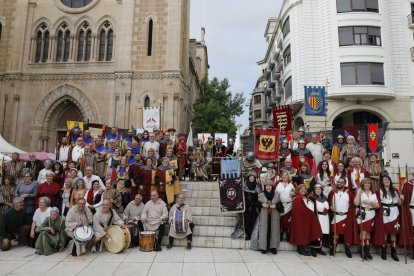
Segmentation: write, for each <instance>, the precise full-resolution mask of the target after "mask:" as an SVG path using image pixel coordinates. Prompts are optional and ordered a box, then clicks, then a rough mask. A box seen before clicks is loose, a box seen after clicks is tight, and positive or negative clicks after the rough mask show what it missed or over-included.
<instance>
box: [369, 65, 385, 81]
mask: <svg viewBox="0 0 414 276" xmlns="http://www.w3.org/2000/svg"><path fill="white" fill-rule="evenodd" d="M371 78H372V84H384V83H385V81H384V65H383V64H382V63H372V64H371Z"/></svg>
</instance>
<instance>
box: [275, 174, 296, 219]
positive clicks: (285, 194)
mask: <svg viewBox="0 0 414 276" xmlns="http://www.w3.org/2000/svg"><path fill="white" fill-rule="evenodd" d="M292 190H293V191H294V190H295V187H294V186H293V184H292V182H290V183H289V184H287V185H286V187H285V186H284V185H283V182H279V184H277V186H276V191H277V192H278V193H279V194H280V201H281V202H282V203H283V206H284V207H285V211H284V212H283V213H281V214H280V215H282V216H283V215H285V214H287V213H289V212H290V210H292V201H293V198H292V197H291V196H290V193H291V192H292Z"/></svg>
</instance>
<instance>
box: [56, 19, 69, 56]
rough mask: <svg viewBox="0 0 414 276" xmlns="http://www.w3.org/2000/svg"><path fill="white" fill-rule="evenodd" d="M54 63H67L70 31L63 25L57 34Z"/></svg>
mask: <svg viewBox="0 0 414 276" xmlns="http://www.w3.org/2000/svg"><path fill="white" fill-rule="evenodd" d="M57 34H58V35H57V47H56V61H57V62H62V61H68V60H69V51H70V31H69V29H68V25H67V24H66V23H63V24H62V25H61V26H60V27H59V29H58V32H57Z"/></svg>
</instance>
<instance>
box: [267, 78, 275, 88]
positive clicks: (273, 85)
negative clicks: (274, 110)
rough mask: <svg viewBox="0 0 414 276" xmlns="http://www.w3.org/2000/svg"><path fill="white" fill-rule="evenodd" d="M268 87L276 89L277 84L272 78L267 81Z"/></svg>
mask: <svg viewBox="0 0 414 276" xmlns="http://www.w3.org/2000/svg"><path fill="white" fill-rule="evenodd" d="M267 87H269V88H275V87H276V82H275V81H274V80H272V78H270V79H269V80H268V81H267Z"/></svg>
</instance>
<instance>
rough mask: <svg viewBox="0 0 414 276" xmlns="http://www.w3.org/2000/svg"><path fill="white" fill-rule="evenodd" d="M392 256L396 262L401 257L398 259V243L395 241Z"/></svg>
mask: <svg viewBox="0 0 414 276" xmlns="http://www.w3.org/2000/svg"><path fill="white" fill-rule="evenodd" d="M391 258H392V259H393V260H394V261H396V262H399V261H400V259H398V257H397V245H396V242H395V241H394V242H393V244H392V245H391Z"/></svg>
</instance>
